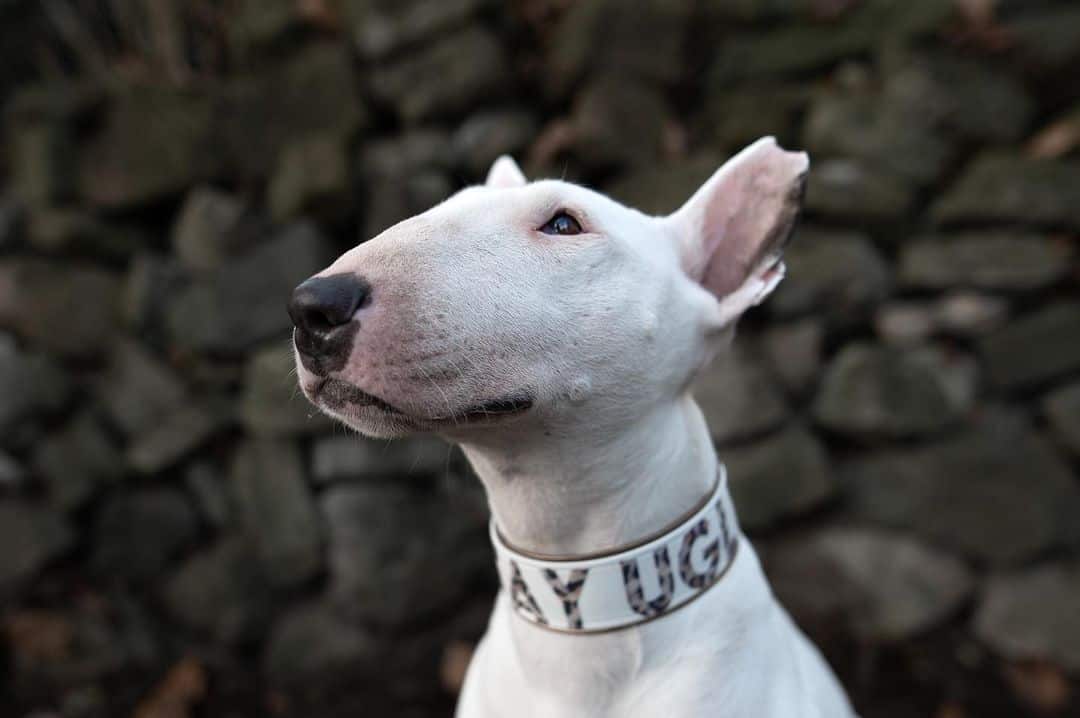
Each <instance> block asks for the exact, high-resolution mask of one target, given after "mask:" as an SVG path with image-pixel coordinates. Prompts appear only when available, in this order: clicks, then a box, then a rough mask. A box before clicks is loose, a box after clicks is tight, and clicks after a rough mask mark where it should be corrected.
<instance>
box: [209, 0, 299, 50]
mask: <svg viewBox="0 0 1080 718" xmlns="http://www.w3.org/2000/svg"><path fill="white" fill-rule="evenodd" d="M318 7H319V6H318V5H314V4H313V5H305V4H304V3H298V2H295V1H294V0H241V2H238V3H236V4H234V5H231V6H230V8H229V9H230V14H229V17H228V20H227V21H226V22H225V23H223V24H224V27H225V29H226V32H227V33H228V47H229V49H230V50H231V51H232V52H233V53H235V54H236V55H237V56H238V57H239V58H241V59H249V58H252V57H255V56H257V55H259V54H261V53H267V54H268V53H270V52H271V51H273V50H274V49H280V48H281V47H284V46H286V45H287V42H288V40H289V38H290V35H293V34H295V33H297V32H298V31H299V30H301V29H303V28H304V26H305V25H307V24H309V22H308V21H309V20H310V19H311V17H310V16H311V15H312V14H315V13H317V12H319V10H318Z"/></svg>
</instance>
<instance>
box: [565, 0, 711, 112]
mask: <svg viewBox="0 0 1080 718" xmlns="http://www.w3.org/2000/svg"><path fill="white" fill-rule="evenodd" d="M692 9H693V7H692V3H690V2H686V0H677V1H675V2H671V1H669V0H648V1H647V2H637V3H634V4H633V6H632V7H629V6H627V5H626V3H623V2H620V1H619V0H586V1H584V2H577V3H574V4H572V5H571V6H569V8H568V10H567V12H566V13H564V14H563V15H562V17H561V18H560V19H559V23H558V26H557V27H556V28H555V29H554V31H553V32H552V33H551V38H552V42H551V45H550V47H549V48H548V49H547V58H546V63H545V68H546V71H545V77H544V82H545V84H546V86H547V87H548V88H550V89H551V90H552V91H553V92H554V93H555V94H557V95H560V96H563V95H566V94H569V92H570V91H571V90H572V89H573V88H574V86H575V85H577V84H578V82H579V81H580V80H581V79H582V78H583V77H585V76H587V75H592V76H594V77H595V76H600V75H604V74H608V75H612V74H613V75H620V76H629V77H633V78H635V79H640V80H646V81H649V82H653V83H661V84H673V83H674V82H676V81H677V80H678V78H679V76H680V74H681V73H682V72H683V69H684V47H685V46H684V41H685V39H686V35H687V31H688V30H689V22H690V20H691V17H692V15H691V13H692Z"/></svg>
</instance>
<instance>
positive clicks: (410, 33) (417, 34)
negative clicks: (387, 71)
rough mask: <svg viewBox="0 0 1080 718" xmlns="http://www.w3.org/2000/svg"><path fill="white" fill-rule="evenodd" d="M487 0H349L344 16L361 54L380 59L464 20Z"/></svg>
mask: <svg viewBox="0 0 1080 718" xmlns="http://www.w3.org/2000/svg"><path fill="white" fill-rule="evenodd" d="M489 4H490V1H489V0H405V1H404V2H402V1H401V0H348V1H347V2H346V3H345V18H346V20H347V21H348V24H349V28H350V30H351V35H352V39H353V42H354V43H355V44H356V48H357V50H359V52H360V55H361V56H363V57H365V58H367V59H369V60H370V59H382V58H384V57H386V56H387V55H391V54H393V53H395V52H397V51H399V50H402V49H404V48H406V47H409V46H411V45H415V44H416V43H417V42H418V41H420V40H426V39H428V38H432V37H437V36H438V35H439V34H440V33H443V32H445V31H446V30H450V29H453V28H454V27H455V26H458V25H461V24H463V23H464V22H465V21H466V20H468V19H469V17H470V16H472V15H475V14H476V12H477V11H478V10H480V9H481V8H483V7H484V6H486V5H489Z"/></svg>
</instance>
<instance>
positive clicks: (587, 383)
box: [289, 138, 809, 440]
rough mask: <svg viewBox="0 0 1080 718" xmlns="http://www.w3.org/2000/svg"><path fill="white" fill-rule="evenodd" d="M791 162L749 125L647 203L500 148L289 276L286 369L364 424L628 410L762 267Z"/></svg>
mask: <svg viewBox="0 0 1080 718" xmlns="http://www.w3.org/2000/svg"><path fill="white" fill-rule="evenodd" d="M808 164H809V163H808V159H807V157H806V155H805V154H803V153H792V152H785V151H783V150H781V149H780V148H779V147H778V146H777V145H776V143H775V141H773V139H772V138H766V139H763V140H760V141H758V142H756V143H755V144H753V145H751V146H750V147H748V148H747V149H745V150H743V151H742V152H741V153H739V154H738V155H736V156H735V157H733V158H732V159H731V160H730V161H728V162H727V163H726V164H724V165H723V167H721V168H720V169H719V170H718V171H717V172H716V173H715V174H714V175H713V176H712V177H711V178H710V179H709V180H708V181H707V182H706V183H705V184H704V185H703V186H702V187H701V189H700V190H698V191H697V192H696V193H695V194H694V196H693V197H691V198H690V199H689V201H687V203H686V204H685V205H684V206H683V207H682V208H681V209H679V210H678V211H677V212H675V213H674V214H672V215H669V216H666V217H649V216H646V215H644V214H641V213H640V212H637V211H636V210H633V209H629V208H627V207H624V206H622V205H620V204H619V203H617V202H615V201H613V200H611V199H609V198H607V197H605V196H603V195H601V194H598V193H596V192H593V191H590V190H588V189H585V188H583V187H579V186H576V185H573V184H570V183H567V182H562V181H555V180H544V181H538V182H533V183H529V182H527V181H526V179H525V177H524V175H523V174H522V173H521V170H519V169H518V167H517V165H515V164H514V162H513V161H512V160H511V159H509V158H508V157H503V158H500V159H499V160H498V161H496V162H495V164H494V166H493V167H492V168H491V172H490V173H489V175H488V178H487V182H486V183H485V184H484V185H482V186H477V187H470V188H467V189H465V190H462V191H461V192H459V193H457V194H456V195H454V196H453V197H451V198H450V199H448V200H446V201H445V202H443V203H442V204H440V205H438V206H437V207H434V208H433V209H430V210H428V211H427V212H424V213H423V214H420V215H418V216H416V217H413V218H411V219H408V220H405V221H404V222H401V223H400V224H397V225H395V226H394V227H391V228H390V229H388V230H386V231H385V232H383V233H382V234H380V235H379V236H378V237H375V238H374V239H372V240H370V241H368V242H364V243H363V244H360V245H359V246H357V247H355V248H354V249H352V250H350V251H348V252H346V253H345V254H344V255H342V256H341V257H340V258H339V259H338V260H337V261H335V262H334V263H333V264H332V265H330V266H329V267H328V268H327V269H325V270H324V271H322V272H320V273H319V274H318V275H316V276H315V277H312V278H311V279H309V280H307V281H305V282H304V283H303V284H301V285H300V286H299V287H297V289H296V292H295V293H294V295H293V298H292V301H291V302H290V304H289V312H290V314H291V315H292V318H293V321H294V323H295V325H296V328H295V331H294V337H293V338H294V343H295V345H296V354H297V361H298V372H299V378H300V386H301V388H302V389H303V392H304V394H305V395H306V396H307V397H308V399H310V400H311V401H312V402H314V403H315V404H316V405H317V406H318V407H319V408H320V409H322V410H323V411H325V412H327V413H329V414H331V415H332V416H334V417H336V418H338V419H340V420H341V421H343V422H345V423H346V424H348V425H349V426H351V427H353V428H355V429H357V430H359V431H361V432H362V433H364V434H368V435H372V436H380V437H389V436H399V435H402V434H406V433H410V432H414V431H436V432H439V433H441V434H444V435H446V436H448V437H450V438H452V439H462V440H464V439H468V438H469V437H470V436H475V435H476V432H492V431H496V430H504V429H507V428H508V427H519V428H520V427H523V426H524V427H528V428H529V429H530V430H533V431H535V430H542V431H549V432H557V431H581V430H593V429H602V428H604V427H605V426H615V425H617V424H619V423H622V422H625V421H628V420H629V419H630V418H632V417H633V416H636V415H640V414H641V413H642V412H643V411H647V410H648V409H649V408H650V406H652V405H655V404H656V403H657V402H660V401H663V400H665V399H670V398H673V397H675V396H677V395H678V394H680V393H681V392H683V391H685V389H686V387H687V385H688V384H689V383H690V381H691V379H692V378H693V376H694V375H695V374H696V372H697V371H698V370H699V369H700V368H701V367H702V366H703V365H704V364H705V363H706V362H708V360H709V359H710V358H711V357H712V356H713V354H714V353H715V351H716V350H717V348H718V347H719V346H721V345H722V343H723V342H724V341H725V339H726V337H728V336H730V334H731V332H730V329H731V328H732V327H733V325H734V322H735V320H736V319H737V318H738V317H739V315H740V314H742V313H743V312H744V311H745V310H746V309H747V308H748V307H750V306H752V305H754V304H756V303H758V302H759V301H761V300H762V299H763V298H764V297H765V296H766V295H767V294H768V293H769V292H770V291H771V290H772V289H773V287H775V286H776V284H777V283H778V282H779V281H780V279H781V277H782V276H783V265H782V264H781V263H780V253H781V250H782V249H783V246H784V244H785V242H786V240H787V238H788V236H789V235H790V232H791V229H792V227H793V224H794V222H795V218H796V215H797V213H798V208H799V203H800V197H801V194H802V187H803V184H804V181H805V177H806V172H807V168H808Z"/></svg>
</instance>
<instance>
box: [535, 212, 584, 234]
mask: <svg viewBox="0 0 1080 718" xmlns="http://www.w3.org/2000/svg"><path fill="white" fill-rule="evenodd" d="M540 231H541V232H543V233H544V234H581V225H580V224H578V221H577V220H576V219H574V218H573V217H571V216H570V215H568V214H567V213H566V212H558V213H556V215H555V216H554V217H552V218H551V219H549V220H548V221H547V224H545V225H544V226H543V227H541V228H540Z"/></svg>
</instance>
